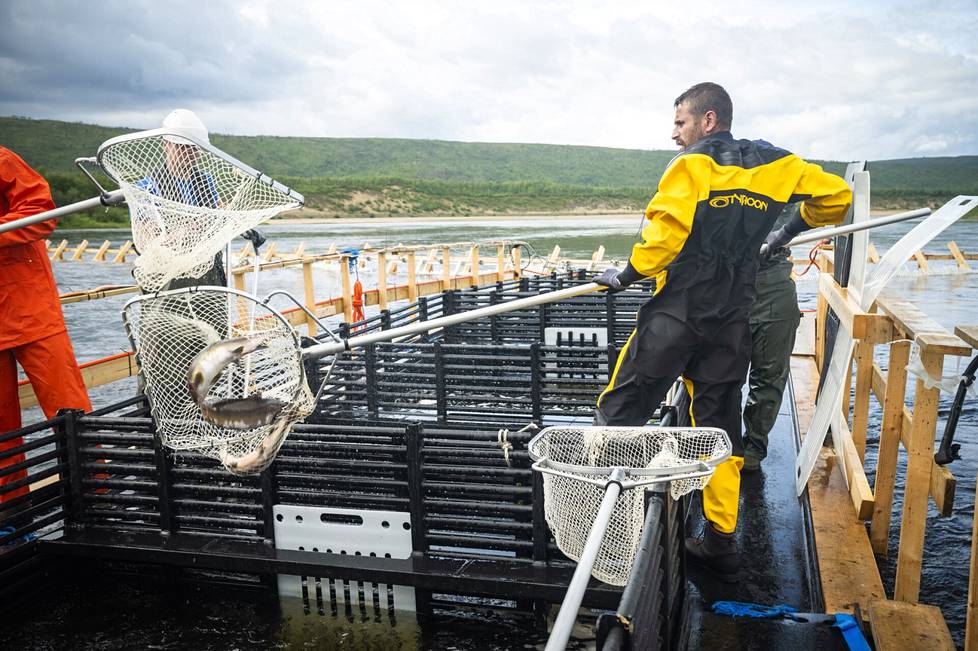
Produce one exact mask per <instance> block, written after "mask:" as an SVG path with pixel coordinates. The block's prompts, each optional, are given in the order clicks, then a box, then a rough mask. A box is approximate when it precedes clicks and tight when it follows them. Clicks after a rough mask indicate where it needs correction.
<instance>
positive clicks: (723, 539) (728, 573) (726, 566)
mask: <svg viewBox="0 0 978 651" xmlns="http://www.w3.org/2000/svg"><path fill="white" fill-rule="evenodd" d="M686 559H687V560H689V562H691V563H695V564H696V565H699V566H700V567H702V568H705V569H707V570H710V571H712V572H714V573H716V575H717V577H718V578H719V579H720V580H721V581H727V582H733V581H736V580H737V574H738V573H739V571H740V563H739V562H738V558H737V541H736V540H735V539H734V535H733V534H732V533H720V532H719V531H717V530H716V529H714V528H713V525H712V524H710V523H707V525H706V529H705V531H704V532H703V539H702V540H700V539H697V538H687V539H686Z"/></svg>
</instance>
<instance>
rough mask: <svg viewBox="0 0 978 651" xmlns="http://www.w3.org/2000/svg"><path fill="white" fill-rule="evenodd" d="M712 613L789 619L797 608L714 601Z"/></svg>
mask: <svg viewBox="0 0 978 651" xmlns="http://www.w3.org/2000/svg"><path fill="white" fill-rule="evenodd" d="M712 607H713V612H715V613H717V614H718V615H729V616H731V617H754V618H763V619H772V618H775V617H788V618H791V617H792V616H793V615H794V614H795V613H797V612H798V609H797V608H792V607H791V606H787V605H780V606H762V605H760V604H752V603H747V602H745V601H715V602H713V606H712Z"/></svg>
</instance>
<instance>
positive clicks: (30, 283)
mask: <svg viewBox="0 0 978 651" xmlns="http://www.w3.org/2000/svg"><path fill="white" fill-rule="evenodd" d="M54 207H55V205H54V200H53V199H52V198H51V190H50V189H49V188H48V184H47V181H45V180H44V178H43V177H42V176H41V175H40V174H38V173H37V172H35V171H34V170H33V169H31V168H30V167H29V166H28V165H27V163H25V162H24V161H23V160H22V159H21V158H20V157H19V156H18V155H17V154H15V153H13V152H12V151H10V150H9V149H5V148H3V147H0V224H2V223H7V222H10V221H14V220H16V219H20V218H22V217H29V216H31V215H36V214H37V213H39V212H43V211H45V210H51V209H53V208H54ZM55 224H56V222H55V220H49V221H46V222H41V223H40V224H35V225H33V226H28V227H26V228H22V229H18V230H15V231H10V232H7V233H3V234H0V350H6V349H8V348H15V347H17V346H22V345H24V344H27V343H30V342H32V341H37V340H38V339H43V338H45V337H50V336H51V335H54V334H57V333H59V332H62V331H64V329H65V323H64V317H63V316H62V314H61V304H60V301H59V300H58V286H57V284H56V283H55V281H54V274H53V273H52V272H51V263H50V262H49V261H48V256H47V250H46V247H45V244H44V238H46V237H47V236H48V235H50V234H51V231H53V230H54V227H55Z"/></svg>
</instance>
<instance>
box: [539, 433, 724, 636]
mask: <svg viewBox="0 0 978 651" xmlns="http://www.w3.org/2000/svg"><path fill="white" fill-rule="evenodd" d="M730 451H731V450H730V440H729V439H728V438H727V434H726V432H724V431H723V430H721V429H715V428H709V427H693V428H684V427H657V428H652V427H548V428H546V429H544V430H543V431H541V432H540V433H539V434H537V435H536V436H535V437H533V440H531V441H530V445H529V452H530V456H531V457H532V458H533V459H534V460H535V463H534V464H533V469H534V470H537V471H540V472H542V473H543V500H544V514H545V516H546V518H547V524H549V525H550V530H551V531H552V532H553V534H554V537H555V538H556V540H557V546H558V547H559V548H560V551H562V552H563V553H564V554H566V555H567V556H569V557H570V558H572V559H573V560H576V561H578V566H577V570H575V572H574V577H573V578H572V579H571V584H570V586H569V587H568V590H567V595H566V596H565V597H564V601H563V604H562V605H561V608H560V613H559V614H558V615H557V620H556V621H555V622H554V627H553V631H552V633H551V635H550V639H549V641H548V643H547V649H563V648H564V646H565V644H566V642H567V639H568V638H569V636H570V632H571V628H572V627H573V624H574V620H575V618H576V616H577V610H578V608H579V607H580V604H581V600H582V599H583V597H584V590H585V588H586V587H587V582H588V578H589V577H590V576H594V577H595V578H597V579H599V580H601V581H604V582H605V583H610V584H612V585H625V583H626V582H627V581H628V575H629V573H630V572H631V569H632V563H633V562H634V560H635V554H636V553H637V551H638V548H639V542H640V538H641V536H642V527H643V525H644V523H645V490H647V489H651V490H659V491H664V490H665V489H666V486H668V487H669V491H670V493H671V494H672V497H673V498H674V499H675V498H678V497H680V496H682V495H685V494H686V493H689V492H691V491H693V490H698V489H702V488H703V487H704V486H705V485H706V483H707V482H708V481H709V480H710V477H711V476H712V475H713V469H714V468H716V466H717V465H719V464H720V463H722V462H723V461H725V460H726V459H728V458H729V457H730ZM636 489H639V490H636Z"/></svg>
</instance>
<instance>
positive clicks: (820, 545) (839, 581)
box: [791, 355, 886, 616]
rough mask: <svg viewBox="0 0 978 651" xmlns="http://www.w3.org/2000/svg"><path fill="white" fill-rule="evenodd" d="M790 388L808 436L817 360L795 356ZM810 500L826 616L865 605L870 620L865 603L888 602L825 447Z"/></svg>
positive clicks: (861, 529) (835, 463) (842, 481)
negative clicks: (884, 600)
mask: <svg viewBox="0 0 978 651" xmlns="http://www.w3.org/2000/svg"><path fill="white" fill-rule="evenodd" d="M791 385H792V394H793V396H794V400H795V414H796V416H797V418H798V426H799V429H800V431H802V432H805V431H806V430H807V429H808V425H809V423H810V422H811V419H812V416H813V414H814V411H815V392H816V389H817V388H818V369H817V368H816V367H815V359H814V358H813V357H810V356H799V355H795V356H792V358H791ZM808 498H809V500H810V502H811V508H812V524H813V526H814V530H815V547H816V553H817V556H818V567H819V575H820V578H821V585H822V597H823V599H824V602H825V612H827V613H839V612H845V613H850V614H854V613H855V605H856V604H861V605H862V606H863V609H862V613H863V616H866V615H867V612H866V611H865V608H864V607H865V605H866V604H868V603H870V602H871V601H873V600H877V599H885V598H886V592H885V591H884V590H883V581H882V579H880V573H879V570H878V569H877V567H876V559H875V558H874V557H873V548H872V547H871V546H870V544H869V537H868V536H867V535H866V529H865V527H864V526H863V525H862V523H861V522H859V521H858V520H857V519H856V512H855V511H854V510H853V507H852V500H851V499H850V497H849V489H848V488H847V487H846V482H845V479H844V478H843V476H842V472H841V471H840V470H839V468H838V459H837V458H836V456H835V454H834V453H833V452H832V451H831V450H830V449H828V448H823V449H822V454H821V455H820V457H819V460H818V463H816V465H815V470H814V472H813V473H812V478H811V479H810V480H809V482H808Z"/></svg>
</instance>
